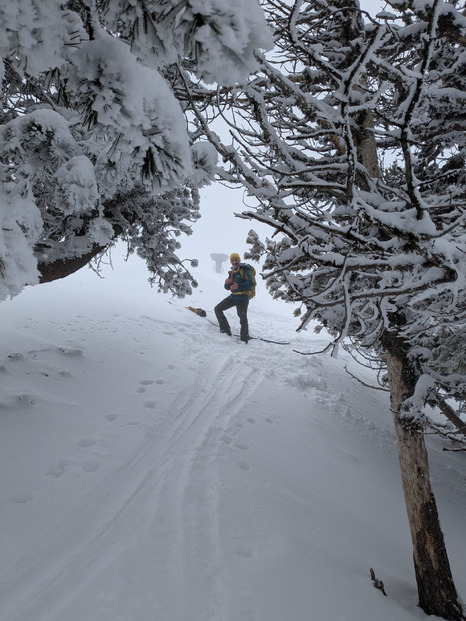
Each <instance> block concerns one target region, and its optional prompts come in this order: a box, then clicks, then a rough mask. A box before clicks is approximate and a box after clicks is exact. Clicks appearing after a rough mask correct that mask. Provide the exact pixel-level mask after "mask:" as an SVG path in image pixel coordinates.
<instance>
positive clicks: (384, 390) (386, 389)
mask: <svg viewBox="0 0 466 621" xmlns="http://www.w3.org/2000/svg"><path fill="white" fill-rule="evenodd" d="M345 371H346V372H347V373H348V375H349V376H350V377H352V378H353V379H355V380H356V381H357V382H359V383H360V384H362V385H363V386H365V387H366V388H371V389H372V390H381V391H382V392H390V390H389V389H388V388H382V386H372V385H371V384H366V382H363V381H362V379H360V378H359V377H356V375H353V374H352V373H351V372H350V371H348V367H347V366H346V365H345Z"/></svg>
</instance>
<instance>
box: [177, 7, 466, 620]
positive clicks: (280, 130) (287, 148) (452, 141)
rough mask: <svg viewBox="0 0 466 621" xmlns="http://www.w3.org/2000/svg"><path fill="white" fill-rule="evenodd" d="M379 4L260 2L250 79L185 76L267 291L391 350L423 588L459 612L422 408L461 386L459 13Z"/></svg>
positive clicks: (445, 609)
mask: <svg viewBox="0 0 466 621" xmlns="http://www.w3.org/2000/svg"><path fill="white" fill-rule="evenodd" d="M389 4H390V8H391V10H390V11H387V10H385V11H383V12H381V13H380V14H379V15H378V16H377V17H376V18H374V17H371V16H370V15H368V14H367V13H365V12H364V11H362V10H361V9H360V7H359V4H358V3H357V0H350V1H347V0H334V1H332V2H330V1H326V0H319V1H317V0H296V1H295V2H294V3H291V4H290V3H287V2H283V1H281V0H264V2H263V6H264V9H265V11H266V14H267V18H268V21H269V24H270V26H271V28H272V30H273V32H274V35H275V48H274V51H273V52H271V53H269V54H266V55H260V54H258V55H257V56H258V59H259V60H260V63H261V64H260V71H258V72H256V75H255V76H254V77H251V79H249V80H248V82H247V83H243V84H241V86H237V87H236V88H235V89H231V88H230V89H223V90H220V91H217V92H215V93H214V92H213V91H211V90H209V88H206V87H205V86H203V85H192V84H191V85H189V79H188V76H186V74H185V75H184V76H183V78H182V79H183V81H184V84H185V87H186V93H187V94H186V96H187V98H188V99H189V101H190V103H191V106H192V110H193V112H194V115H195V119H196V121H195V122H196V125H197V128H198V130H199V131H200V132H202V134H203V135H204V136H205V137H207V138H208V140H209V141H210V143H211V144H212V145H214V146H215V147H216V149H217V150H218V152H219V153H220V154H221V156H222V158H223V161H224V162H225V165H224V167H223V169H222V171H221V172H220V173H219V174H220V176H221V178H222V179H223V180H225V181H228V182H230V183H236V184H238V183H240V184H242V185H243V186H244V188H245V189H246V191H247V194H248V195H249V197H252V198H253V199H255V204H256V206H255V208H250V209H248V210H247V211H246V212H245V213H244V214H243V217H246V218H250V219H251V220H257V221H259V222H262V223H265V224H267V225H269V226H270V227H271V228H272V229H273V231H274V235H273V236H272V237H271V238H270V239H266V240H265V241H264V240H260V239H259V237H258V236H257V235H256V234H255V233H254V231H251V233H250V236H249V241H250V243H251V251H250V257H251V258H254V259H256V260H259V259H261V258H262V259H263V261H264V277H265V279H266V281H267V286H268V288H269V290H270V291H271V293H272V294H273V295H274V296H275V297H277V298H282V299H284V300H288V301H292V302H299V303H301V305H302V310H303V311H304V312H303V316H302V321H301V326H300V327H301V328H303V327H305V326H306V325H307V324H308V323H309V321H310V320H313V319H314V320H315V319H316V320H318V321H319V322H320V324H322V325H324V326H325V327H326V328H327V329H328V330H329V331H330V333H331V334H333V335H334V337H335V340H334V342H333V345H332V346H333V347H334V348H335V347H337V346H338V344H340V343H345V344H346V345H348V343H351V344H352V346H353V347H356V348H358V349H360V350H362V349H371V350H375V351H376V352H377V354H378V356H379V357H380V358H381V359H382V360H383V361H384V362H385V364H386V365H387V368H388V376H389V384H390V393H391V402H392V410H393V415H394V422H395V428H396V433H397V437H398V444H399V453H400V465H401V469H402V478H403V486H404V491H405V497H406V505H407V510H408V517H409V521H410V526H411V533H412V540H413V550H414V563H415V572H416V578H417V584H418V593H419V603H420V606H421V607H422V608H423V609H424V611H425V612H426V613H428V614H435V615H438V616H442V617H444V618H446V619H455V620H457V619H464V613H463V610H462V607H461V604H460V602H459V599H458V596H457V593H456V589H455V586H454V583H453V579H452V576H451V572H450V567H449V563H448V558H447V554H446V550H445V545H444V541H443V535H442V532H441V529H440V524H439V521H438V516H437V509H436V506H435V499H434V496H433V494H432V490H431V488H430V481H429V470H428V459H427V452H426V450H425V445H424V437H423V433H422V432H423V424H424V421H423V415H422V407H423V405H424V404H425V403H431V404H438V405H440V406H442V408H443V410H444V411H447V410H448V408H449V407H450V406H449V405H448V403H447V401H446V400H447V399H454V400H456V401H457V402H460V401H463V402H464V399H465V395H466V374H465V367H464V351H465V350H466V336H465V335H466V227H465V222H466V210H465V207H466V189H465V188H466V184H465V181H466V177H465V175H466V173H465V157H466V149H465V135H466V134H465V128H466V127H465V126H466V118H465V111H466V108H465V106H464V93H465V92H466V67H465V58H466V55H465V52H464V47H463V46H464V41H465V32H466V30H465V27H466V19H465V16H464V7H463V9H462V10H459V9H458V8H457V4H458V3H456V2H454V1H452V2H444V1H443V0H428V1H426V2H421V3H419V2H413V1H411V0H406V1H405V0H392V2H390V3H389ZM219 112H220V113H221V115H222V118H223V119H224V120H225V121H226V122H227V123H228V126H229V136H228V139H226V138H224V139H223V140H221V139H220V138H219V136H218V135H217V134H215V133H213V132H212V131H211V129H210V127H211V125H210V121H211V120H212V118H214V117H215V115H217V114H219ZM251 201H252V199H251V198H249V199H248V203H249V204H251ZM459 420H461V419H459Z"/></svg>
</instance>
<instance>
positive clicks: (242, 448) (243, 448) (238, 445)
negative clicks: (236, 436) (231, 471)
mask: <svg viewBox="0 0 466 621" xmlns="http://www.w3.org/2000/svg"><path fill="white" fill-rule="evenodd" d="M233 447H234V448H236V449H239V450H240V451H247V450H248V447H247V445H246V444H243V443H242V442H235V443H234V444H233Z"/></svg>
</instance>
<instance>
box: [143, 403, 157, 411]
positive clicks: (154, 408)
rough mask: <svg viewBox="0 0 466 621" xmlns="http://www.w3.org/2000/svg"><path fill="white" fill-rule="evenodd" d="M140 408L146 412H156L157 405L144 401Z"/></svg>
mask: <svg viewBox="0 0 466 621" xmlns="http://www.w3.org/2000/svg"><path fill="white" fill-rule="evenodd" d="M142 406H143V407H145V408H147V409H148V410H156V409H157V404H156V402H155V401H144V403H143V404H142Z"/></svg>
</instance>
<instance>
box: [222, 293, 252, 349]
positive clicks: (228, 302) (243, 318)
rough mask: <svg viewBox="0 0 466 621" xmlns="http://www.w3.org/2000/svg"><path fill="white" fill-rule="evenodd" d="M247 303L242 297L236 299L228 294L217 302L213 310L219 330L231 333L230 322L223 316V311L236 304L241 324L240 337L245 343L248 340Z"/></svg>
mask: <svg viewBox="0 0 466 621" xmlns="http://www.w3.org/2000/svg"><path fill="white" fill-rule="evenodd" d="M248 305H249V300H244V298H243V299H242V300H236V299H235V297H234V296H228V297H227V298H225V299H224V300H222V301H221V302H219V303H218V304H217V306H216V307H215V309H214V311H215V316H216V317H217V321H218V325H219V326H220V331H221V332H226V333H227V334H231V328H230V324H229V323H228V319H227V318H226V317H225V315H224V313H223V311H226V310H228V309H229V308H233V306H236V312H237V313H238V317H239V322H240V326H241V330H240V338H241V340H242V341H245V342H246V343H247V342H248V340H249V326H248Z"/></svg>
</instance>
